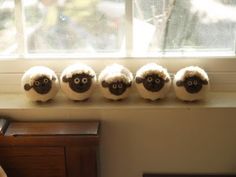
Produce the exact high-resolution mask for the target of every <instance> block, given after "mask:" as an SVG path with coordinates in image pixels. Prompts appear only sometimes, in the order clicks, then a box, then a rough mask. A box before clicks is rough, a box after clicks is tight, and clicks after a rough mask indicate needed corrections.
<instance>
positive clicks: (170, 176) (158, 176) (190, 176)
mask: <svg viewBox="0 0 236 177" xmlns="http://www.w3.org/2000/svg"><path fill="white" fill-rule="evenodd" d="M143 177H236V175H235V174H167V173H166V174H144V175H143Z"/></svg>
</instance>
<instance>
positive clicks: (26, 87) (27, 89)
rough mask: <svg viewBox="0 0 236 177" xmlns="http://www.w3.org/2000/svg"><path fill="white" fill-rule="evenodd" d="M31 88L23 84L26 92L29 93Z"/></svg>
mask: <svg viewBox="0 0 236 177" xmlns="http://www.w3.org/2000/svg"><path fill="white" fill-rule="evenodd" d="M31 88H32V87H31V86H30V85H29V84H25V85H24V89H25V90H26V91H29V90H30V89H31Z"/></svg>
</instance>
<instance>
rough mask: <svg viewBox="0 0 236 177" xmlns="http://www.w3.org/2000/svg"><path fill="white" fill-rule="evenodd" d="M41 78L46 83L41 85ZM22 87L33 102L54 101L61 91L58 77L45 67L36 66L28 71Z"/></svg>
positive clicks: (24, 76)
mask: <svg viewBox="0 0 236 177" xmlns="http://www.w3.org/2000/svg"><path fill="white" fill-rule="evenodd" d="M40 78H44V79H43V80H42V82H44V81H45V83H40V81H41V80H40ZM21 85H22V89H23V90H24V92H25V94H26V96H27V97H28V98H29V99H30V100H31V101H41V102H46V101H48V100H51V99H53V98H54V97H55V96H56V94H57V92H58V90H59V81H58V78H57V75H56V74H55V72H54V71H53V70H51V69H49V68H47V67H44V66H34V67H32V68H30V69H29V70H27V71H26V72H25V73H24V75H23V77H22V79H21ZM37 85H38V86H37ZM47 86H48V87H47ZM40 87H41V88H40ZM37 90H39V91H37Z"/></svg>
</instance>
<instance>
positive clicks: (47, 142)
mask: <svg viewBox="0 0 236 177" xmlns="http://www.w3.org/2000/svg"><path fill="white" fill-rule="evenodd" d="M0 134H1V135H0V166H2V167H3V169H4V170H5V172H6V173H7V175H8V177H97V176H98V175H97V171H98V146H99V122H97V121H90V122H11V123H9V124H8V123H7V122H6V121H4V120H0Z"/></svg>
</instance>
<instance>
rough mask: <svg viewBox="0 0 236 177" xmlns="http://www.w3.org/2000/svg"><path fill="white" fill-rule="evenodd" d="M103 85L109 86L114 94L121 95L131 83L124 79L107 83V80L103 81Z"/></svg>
mask: <svg viewBox="0 0 236 177" xmlns="http://www.w3.org/2000/svg"><path fill="white" fill-rule="evenodd" d="M102 86H103V87H104V88H108V89H109V91H110V92H111V93H112V94H113V95H116V96H120V95H122V94H123V93H124V92H125V91H126V89H127V88H129V87H131V83H129V84H126V83H124V82H123V81H115V82H111V83H107V82H106V81H102Z"/></svg>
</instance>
